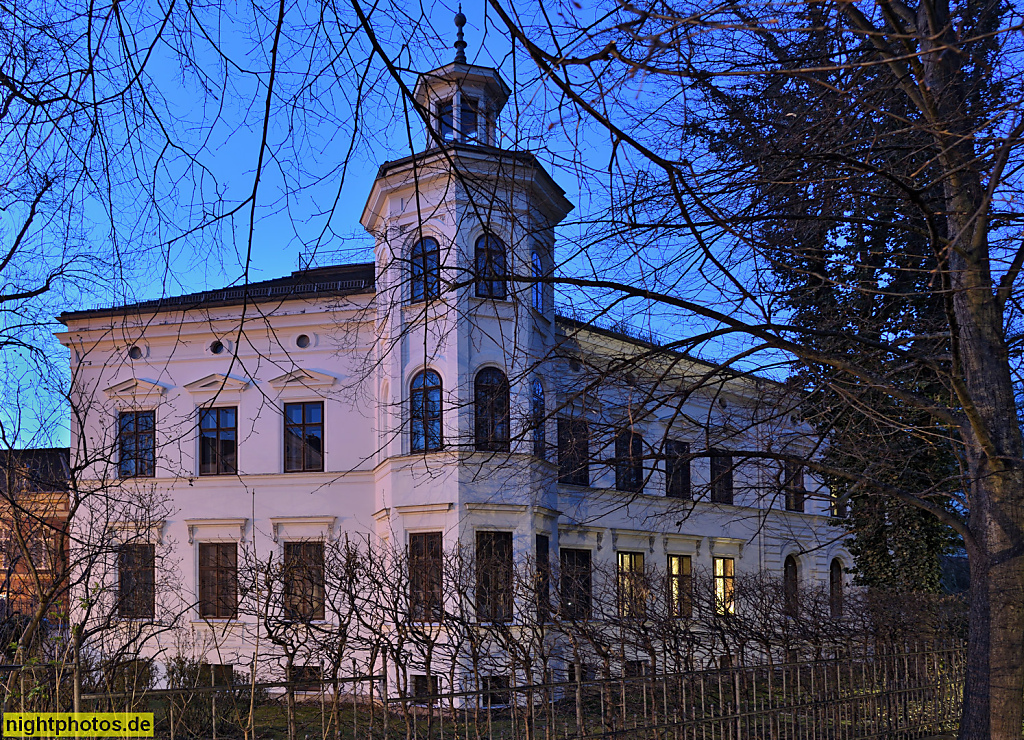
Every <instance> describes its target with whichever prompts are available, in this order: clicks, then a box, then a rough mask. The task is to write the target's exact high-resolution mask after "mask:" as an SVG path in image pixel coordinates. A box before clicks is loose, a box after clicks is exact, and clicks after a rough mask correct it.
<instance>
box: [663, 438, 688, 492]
mask: <svg viewBox="0 0 1024 740" xmlns="http://www.w3.org/2000/svg"><path fill="white" fill-rule="evenodd" d="M664 450H665V498H674V499H679V500H680V501H693V477H692V472H691V470H690V460H691V457H690V443H689V442H684V441H682V440H680V439H666V440H665V447H664Z"/></svg>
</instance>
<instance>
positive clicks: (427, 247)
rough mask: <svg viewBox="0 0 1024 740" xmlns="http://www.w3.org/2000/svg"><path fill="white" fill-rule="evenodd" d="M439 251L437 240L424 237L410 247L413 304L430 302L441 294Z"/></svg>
mask: <svg viewBox="0 0 1024 740" xmlns="http://www.w3.org/2000/svg"><path fill="white" fill-rule="evenodd" d="M440 257H441V249H440V247H439V246H438V244H437V240H435V239H431V238H430V237H426V238H424V239H420V240H419V241H418V242H416V243H415V244H414V245H413V247H412V252H411V253H410V255H409V258H410V262H411V276H410V279H411V281H412V285H411V291H410V297H411V299H412V301H413V303H418V302H419V301H430V300H433V299H435V298H437V297H438V296H439V295H440V294H441V259H440Z"/></svg>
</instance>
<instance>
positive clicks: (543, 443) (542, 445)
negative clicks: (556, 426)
mask: <svg viewBox="0 0 1024 740" xmlns="http://www.w3.org/2000/svg"><path fill="white" fill-rule="evenodd" d="M530 415H531V417H532V422H533V456H534V457H537V458H540V459H541V460H546V459H547V456H548V455H547V452H548V451H547V434H546V431H547V430H546V429H545V428H544V425H545V423H546V422H547V404H546V401H545V399H544V384H543V383H542V382H541V379H540V378H534V379H533V382H532V383H531V384H530Z"/></svg>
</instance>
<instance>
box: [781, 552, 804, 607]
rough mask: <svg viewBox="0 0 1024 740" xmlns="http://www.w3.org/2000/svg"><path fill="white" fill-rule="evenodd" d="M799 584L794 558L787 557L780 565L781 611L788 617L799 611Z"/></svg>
mask: <svg viewBox="0 0 1024 740" xmlns="http://www.w3.org/2000/svg"><path fill="white" fill-rule="evenodd" d="M799 583H800V582H799V580H798V577H797V567H796V558H795V557H793V556H792V555H787V556H786V561H785V562H784V563H783V564H782V611H783V614H785V615H786V616H788V617H795V616H796V614H797V611H798V609H799V598H800V597H799V590H798V589H799V588H800V585H799Z"/></svg>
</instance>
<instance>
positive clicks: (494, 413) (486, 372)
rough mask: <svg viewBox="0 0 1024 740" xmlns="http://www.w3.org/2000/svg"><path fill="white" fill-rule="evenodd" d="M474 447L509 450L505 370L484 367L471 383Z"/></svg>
mask: <svg viewBox="0 0 1024 740" xmlns="http://www.w3.org/2000/svg"><path fill="white" fill-rule="evenodd" d="M473 405H474V407H475V413H476V448H477V449H478V450H481V451H484V452H508V450H509V426H510V425H509V390H508V378H506V377H505V373H503V372H501V370H498V369H497V368H494V367H485V368H484V369H483V370H481V371H480V372H478V373H477V374H476V381H475V382H474V383H473Z"/></svg>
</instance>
